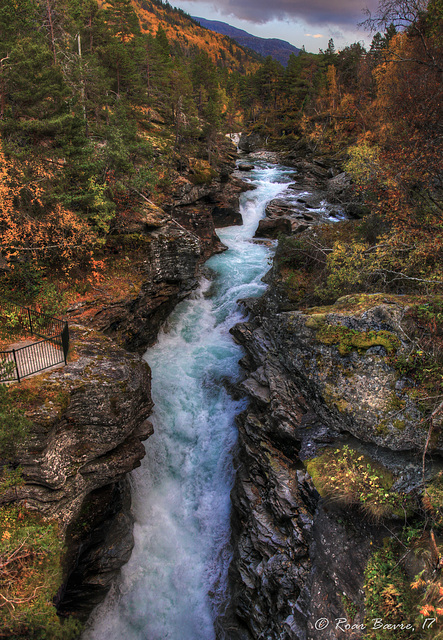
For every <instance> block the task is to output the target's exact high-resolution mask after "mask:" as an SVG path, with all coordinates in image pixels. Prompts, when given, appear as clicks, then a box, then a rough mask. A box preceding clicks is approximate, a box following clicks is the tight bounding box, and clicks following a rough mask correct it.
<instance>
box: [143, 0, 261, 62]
mask: <svg viewBox="0 0 443 640" xmlns="http://www.w3.org/2000/svg"><path fill="white" fill-rule="evenodd" d="M132 5H133V7H134V9H135V11H136V13H137V15H138V18H139V20H140V27H141V30H142V32H143V33H150V34H152V35H155V34H156V33H157V29H158V27H159V26H161V27H162V29H164V31H165V33H166V36H167V38H168V40H169V41H170V42H173V43H175V44H177V45H178V46H179V47H180V49H181V51H182V52H183V53H184V54H185V55H187V56H192V55H193V54H195V53H196V52H197V51H198V50H204V51H205V52H206V53H207V54H208V55H209V56H210V58H211V59H212V61H213V62H215V63H216V64H218V65H219V66H221V67H225V68H227V69H229V70H230V71H240V72H242V73H244V72H246V73H247V72H251V71H255V70H256V69H257V68H258V62H257V59H256V57H254V55H253V54H252V55H251V52H248V51H245V50H244V48H243V47H244V46H247V47H249V45H248V44H245V43H242V42H239V44H236V43H235V42H232V40H231V39H230V38H226V37H223V36H226V35H228V36H229V35H230V34H223V32H222V31H218V30H217V29H212V30H211V31H208V29H206V28H204V27H206V25H203V24H202V26H200V25H199V24H197V23H196V22H195V20H194V19H193V18H191V16H189V15H188V14H187V13H185V12H184V11H182V10H181V9H176V8H174V7H171V5H169V4H163V3H162V2H161V0H133V2H132ZM215 31H217V33H215ZM222 34H223V35H222ZM236 39H237V38H234V40H236ZM239 45H240V46H239ZM250 48H251V49H252V50H254V51H257V49H254V47H250ZM259 53H260V52H259Z"/></svg>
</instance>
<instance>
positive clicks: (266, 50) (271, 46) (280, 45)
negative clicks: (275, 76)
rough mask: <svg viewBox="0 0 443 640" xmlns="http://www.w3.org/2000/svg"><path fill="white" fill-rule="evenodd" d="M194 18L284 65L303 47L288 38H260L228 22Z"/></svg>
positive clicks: (208, 27)
mask: <svg viewBox="0 0 443 640" xmlns="http://www.w3.org/2000/svg"><path fill="white" fill-rule="evenodd" d="M193 18H194V20H195V21H196V22H199V23H200V24H201V26H202V27H205V28H206V29H210V30H211V31H215V32H216V33H221V34H223V35H225V36H229V38H232V40H235V41H236V42H238V44H240V45H241V46H242V47H247V48H248V49H252V51H255V52H256V53H259V54H260V55H261V56H263V57H265V58H266V56H271V57H272V58H274V59H275V60H278V62H280V63H281V64H282V65H283V66H286V65H287V64H288V61H289V56H290V55H291V53H293V54H295V55H296V56H297V55H298V54H299V53H300V51H301V49H299V48H298V47H295V46H294V45H293V44H291V43H290V42H286V40H279V39H278V38H259V37H258V36H253V35H252V34H251V33H248V32H247V31H244V30H243V29H237V28H236V27H232V26H231V25H230V24H227V23H226V22H220V21H218V20H206V18H197V17H194V16H193Z"/></svg>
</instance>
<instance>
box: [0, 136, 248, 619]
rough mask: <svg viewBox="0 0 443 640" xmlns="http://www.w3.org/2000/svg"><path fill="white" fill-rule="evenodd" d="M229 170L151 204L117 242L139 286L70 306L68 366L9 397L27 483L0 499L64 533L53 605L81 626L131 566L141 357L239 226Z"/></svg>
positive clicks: (141, 418) (141, 426)
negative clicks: (18, 412)
mask: <svg viewBox="0 0 443 640" xmlns="http://www.w3.org/2000/svg"><path fill="white" fill-rule="evenodd" d="M234 160H235V153H234V151H233V150H232V148H230V150H229V152H228V153H227V154H226V158H225V163H224V164H223V165H222V167H221V168H220V170H219V172H218V173H215V172H214V171H212V169H208V172H209V173H207V174H205V173H203V174H202V172H201V171H200V173H199V174H198V175H197V178H196V172H195V171H192V170H191V168H189V171H188V172H187V174H186V176H179V177H177V179H176V181H175V183H174V185H173V186H172V188H171V190H170V192H169V196H168V198H166V199H165V201H164V202H163V203H162V205H161V206H159V205H155V204H153V203H152V202H148V201H146V203H145V206H144V207H143V209H142V211H141V212H139V214H138V215H137V216H134V218H133V219H132V220H131V221H130V222H128V223H127V224H126V227H125V229H124V230H123V229H121V230H119V234H118V235H116V236H115V237H114V238H113V243H114V245H115V247H116V255H119V254H120V247H119V243H121V245H123V246H124V247H125V246H127V245H128V243H129V244H132V245H135V246H136V247H137V250H136V254H135V264H134V265H131V268H132V271H130V274H131V273H134V274H135V275H136V276H137V283H138V286H137V287H136V286H133V287H132V290H133V293H130V294H129V295H123V296H121V295H117V296H113V293H112V291H111V292H110V293H109V292H106V290H105V289H104V288H102V289H100V291H102V292H103V291H105V293H104V294H103V295H102V296H101V297H100V296H97V299H95V300H91V299H90V300H89V301H87V302H79V303H77V304H74V305H73V306H72V307H71V308H70V309H69V311H68V317H69V320H70V327H71V350H70V355H69V361H68V365H67V366H65V367H62V368H57V369H55V370H53V371H50V372H49V373H44V374H40V375H37V376H35V377H32V378H30V379H28V380H26V381H25V382H23V383H22V384H21V385H18V386H17V387H16V389H15V390H14V394H15V399H16V400H17V401H18V402H19V404H20V405H21V406H22V407H23V408H24V409H25V410H26V416H27V418H28V419H29V420H30V421H31V428H30V434H29V437H28V439H27V442H26V445H25V447H24V448H23V451H22V452H21V454H20V456H19V458H18V459H17V460H16V461H15V463H16V464H19V465H20V467H21V468H22V470H23V479H24V484H23V485H20V486H18V487H17V486H16V487H13V488H10V489H7V490H6V491H5V492H4V493H3V494H2V496H1V501H2V503H3V504H5V503H8V502H18V503H21V504H25V505H27V506H28V507H29V508H30V509H31V510H34V511H37V512H39V513H40V514H42V515H43V516H45V517H47V518H51V519H56V520H57V521H58V523H59V524H60V527H61V532H62V534H63V535H64V536H65V539H66V544H67V551H66V557H65V567H64V583H63V585H62V586H61V588H60V590H59V593H58V594H57V598H56V601H57V607H58V611H59V613H60V614H62V615H69V614H74V615H75V616H76V617H79V618H80V619H83V620H84V619H86V618H87V617H88V615H89V613H90V611H91V610H92V608H93V607H94V606H95V605H96V604H98V603H99V602H100V601H101V600H102V599H103V597H104V596H105V594H106V592H107V590H108V589H109V587H110V586H111V583H112V581H113V580H114V578H115V577H116V575H117V573H118V571H119V569H120V567H121V566H122V565H123V564H124V563H125V562H126V561H127V560H128V559H129V556H130V553H131V550H132V546H133V538H132V520H131V497H130V490H129V484H128V479H127V474H128V473H129V472H131V471H132V470H133V469H134V468H136V467H137V466H139V464H140V460H141V459H142V458H143V456H144V454H145V448H144V445H143V444H142V441H144V440H146V439H147V438H148V437H149V435H151V433H152V426H151V424H150V422H149V420H148V417H149V414H150V412H151V409H152V400H151V396H150V370H149V366H148V365H147V364H146V362H144V361H143V360H142V358H141V357H140V355H138V354H137V353H134V352H138V353H139V354H140V353H143V352H144V351H145V349H146V347H147V346H149V345H151V344H153V343H154V342H155V340H156V336H157V333H158V330H159V328H160V326H161V324H162V322H163V321H164V320H165V319H166V317H167V316H168V314H169V313H170V312H171V311H172V309H173V308H174V306H175V305H176V304H177V303H178V302H179V301H180V300H182V299H183V298H184V297H186V296H187V295H188V294H189V293H190V292H191V291H192V290H193V288H195V286H196V285H197V283H198V277H199V273H200V271H199V270H200V267H201V265H202V264H203V263H204V261H205V260H206V259H207V258H209V257H210V256H211V255H212V254H214V253H216V252H218V251H222V250H224V247H223V245H222V244H221V242H220V240H219V239H218V237H217V235H216V233H215V224H217V225H218V226H223V225H224V224H233V223H240V222H241V216H240V214H239V196H240V193H241V192H242V191H243V190H244V189H245V188H247V185H246V184H245V183H243V182H242V181H241V180H239V179H236V178H233V177H232V175H231V174H232V172H233V170H234V164H235V163H234ZM201 182H203V183H202V184H200V183H201ZM214 220H215V221H216V222H215V223H214ZM133 255H134V252H133ZM148 446H149V445H148Z"/></svg>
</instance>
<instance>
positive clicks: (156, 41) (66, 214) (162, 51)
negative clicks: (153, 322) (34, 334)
mask: <svg viewBox="0 0 443 640" xmlns="http://www.w3.org/2000/svg"><path fill="white" fill-rule="evenodd" d="M158 4H159V7H161V6H163V5H162V4H161V3H158ZM169 14H171V15H170V20H172V19H173V11H172V9H170V11H169V12H168V15H169ZM177 16H178V17H179V18H182V16H181V14H179V13H177ZM191 22H192V21H191ZM228 81H229V71H228V70H227V69H226V68H221V67H219V66H217V65H216V64H215V62H213V61H212V59H211V58H210V57H209V55H208V54H207V52H206V51H204V50H203V49H201V50H198V49H195V48H194V51H193V54H192V55H189V51H188V50H186V51H184V50H183V51H182V50H181V49H180V47H179V46H177V44H176V43H171V42H169V41H168V38H167V36H166V34H165V31H164V29H163V28H162V26H161V25H159V26H158V28H157V30H156V33H155V34H150V33H143V32H142V29H141V27H140V21H139V18H138V16H137V14H136V13H135V11H134V8H133V6H132V4H131V2H130V0H110V1H109V2H107V3H106V4H105V5H103V6H101V5H100V4H99V3H97V2H96V0H23V1H21V0H20V2H19V1H18V0H5V1H4V2H3V3H2V4H1V7H0V135H1V148H0V174H1V184H0V190H1V202H0V216H1V218H0V234H1V240H2V243H1V254H0V266H3V267H4V269H6V270H7V271H8V276H7V279H8V278H9V281H10V283H11V286H15V287H23V286H24V287H25V288H27V289H30V288H31V289H32V283H33V280H38V279H39V277H40V276H38V274H42V273H52V274H58V275H59V277H63V278H65V277H83V274H84V273H85V271H86V272H88V273H90V274H93V273H94V272H96V271H97V268H98V267H99V266H100V264H99V251H98V250H99V248H100V247H101V246H103V245H104V243H105V240H106V237H107V236H108V234H109V233H113V232H117V231H118V230H119V229H121V228H124V225H125V223H126V222H127V220H128V218H130V217H131V216H134V215H136V213H137V211H138V210H140V208H141V207H142V206H143V203H144V202H145V198H149V197H150V196H151V195H152V194H153V193H154V195H155V190H156V189H158V190H162V189H164V188H167V185H168V184H169V182H170V180H171V174H173V172H174V171H175V170H176V169H177V168H178V169H180V167H182V166H183V165H185V164H186V163H185V162H184V158H185V157H186V156H193V157H201V158H204V159H206V160H207V161H209V162H211V163H216V162H217V153H218V145H217V144H216V139H217V135H218V132H219V131H220V130H222V129H223V128H224V126H225V125H226V124H228V126H229V127H230V126H232V121H233V118H234V116H235V109H236V107H235V106H234V105H233V104H232V102H231V101H230V99H229V97H228V93H227V87H228ZM8 268H9V269H8ZM37 276H38V277H37Z"/></svg>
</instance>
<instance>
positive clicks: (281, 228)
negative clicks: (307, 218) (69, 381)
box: [254, 218, 292, 239]
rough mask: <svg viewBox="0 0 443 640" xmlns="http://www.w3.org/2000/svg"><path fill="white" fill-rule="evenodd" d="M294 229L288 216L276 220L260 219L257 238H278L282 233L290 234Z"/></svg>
mask: <svg viewBox="0 0 443 640" xmlns="http://www.w3.org/2000/svg"><path fill="white" fill-rule="evenodd" d="M291 231H292V226H291V221H290V220H288V218H277V219H274V220H266V219H265V220H260V222H259V223H258V228H257V231H256V232H255V236H254V237H255V238H274V239H275V238H278V236H279V234H280V233H284V234H285V235H289V234H290V233H291Z"/></svg>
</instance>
